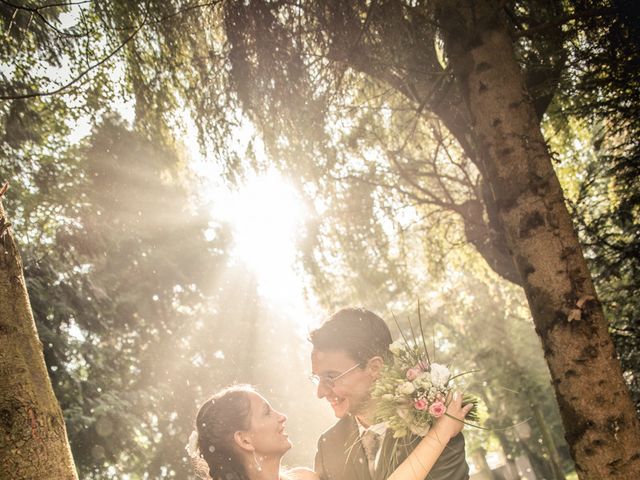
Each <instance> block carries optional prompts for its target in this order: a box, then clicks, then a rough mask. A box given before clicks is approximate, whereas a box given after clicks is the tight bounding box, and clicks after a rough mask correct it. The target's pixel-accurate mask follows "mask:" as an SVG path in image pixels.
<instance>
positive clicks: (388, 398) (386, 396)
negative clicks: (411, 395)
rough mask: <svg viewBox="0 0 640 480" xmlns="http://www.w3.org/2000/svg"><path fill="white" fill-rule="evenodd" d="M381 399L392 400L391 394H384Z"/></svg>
mask: <svg viewBox="0 0 640 480" xmlns="http://www.w3.org/2000/svg"><path fill="white" fill-rule="evenodd" d="M382 398H383V399H384V400H393V398H394V396H393V393H385V394H384V395H382Z"/></svg>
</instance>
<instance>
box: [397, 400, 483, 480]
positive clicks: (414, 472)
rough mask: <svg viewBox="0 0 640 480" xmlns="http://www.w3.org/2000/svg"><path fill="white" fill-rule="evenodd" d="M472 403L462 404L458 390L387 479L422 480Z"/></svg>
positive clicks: (454, 432) (461, 424) (457, 428)
mask: <svg viewBox="0 0 640 480" xmlns="http://www.w3.org/2000/svg"><path fill="white" fill-rule="evenodd" d="M472 406H473V405H471V404H469V405H466V406H465V407H463V406H462V395H461V394H460V393H458V392H456V393H454V394H453V398H452V400H451V402H450V404H449V406H448V407H447V414H448V415H450V416H451V417H454V418H450V417H448V416H447V415H443V416H442V417H440V418H439V419H438V421H437V422H436V424H435V425H434V426H433V427H432V428H431V429H430V430H429V432H428V433H427V435H425V437H424V438H423V439H422V440H421V441H420V443H419V444H418V445H417V446H416V448H415V449H414V450H413V451H412V452H411V453H410V454H409V456H408V457H407V458H406V460H405V461H404V462H402V463H401V464H400V465H399V466H398V468H396V469H395V470H394V471H393V473H392V474H391V476H389V477H388V479H387V480H423V479H424V478H425V477H426V476H427V474H428V473H429V472H430V471H431V468H432V467H433V465H434V464H435V463H436V460H438V457H440V455H441V454H442V452H443V451H444V449H445V447H446V446H447V443H449V440H451V439H452V438H453V437H455V436H456V435H457V434H458V433H460V431H461V430H462V427H463V426H464V424H463V423H462V422H461V421H460V420H458V419H464V417H465V416H466V415H467V413H469V410H471V408H472Z"/></svg>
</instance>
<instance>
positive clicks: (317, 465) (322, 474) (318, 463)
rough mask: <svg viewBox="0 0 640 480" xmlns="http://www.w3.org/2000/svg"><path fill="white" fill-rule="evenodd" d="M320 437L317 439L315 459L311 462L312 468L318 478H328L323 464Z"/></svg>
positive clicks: (321, 479) (322, 479)
mask: <svg viewBox="0 0 640 480" xmlns="http://www.w3.org/2000/svg"><path fill="white" fill-rule="evenodd" d="M322 439H323V437H320V439H319V440H318V450H317V451H316V459H315V462H314V464H313V469H314V470H315V472H316V474H317V475H318V477H319V478H320V480H328V478H327V471H326V469H325V466H324V453H323V449H322V443H323V442H322Z"/></svg>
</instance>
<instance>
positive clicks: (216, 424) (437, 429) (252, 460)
mask: <svg viewBox="0 0 640 480" xmlns="http://www.w3.org/2000/svg"><path fill="white" fill-rule="evenodd" d="M470 409H471V405H467V406H465V407H463V406H462V395H460V394H459V393H457V392H456V393H454V394H453V396H452V398H451V401H450V403H449V405H448V407H447V413H448V415H450V416H447V415H443V416H442V417H440V418H439V419H438V420H437V422H436V423H435V425H434V426H433V427H432V428H431V429H430V430H429V432H428V433H427V435H426V436H425V437H424V438H423V439H422V440H421V441H420V443H419V444H418V445H417V446H416V448H415V449H414V450H413V452H412V453H411V454H410V455H409V456H408V457H407V459H406V460H405V461H404V462H402V463H401V464H400V465H399V466H398V468H397V469H396V470H395V471H394V472H393V473H392V474H391V476H390V477H389V478H388V480H422V479H424V478H425V477H426V476H427V474H428V473H429V471H430V470H431V467H433V464H434V463H435V462H436V460H437V459H438V457H439V456H440V454H441V453H442V452H443V450H444V448H445V446H446V444H447V443H448V442H449V440H450V439H451V438H452V437H454V436H455V435H457V434H458V433H459V432H460V431H461V430H462V427H463V423H462V421H461V420H463V419H464V417H465V416H466V415H467V413H468V412H469V410H470ZM451 417H454V418H451ZM286 420H287V417H286V416H285V415H283V414H282V413H279V412H277V411H275V410H274V409H273V408H271V405H269V402H268V401H267V400H266V399H265V398H264V397H262V396H261V395H260V394H259V393H258V392H256V391H255V390H254V389H253V388H252V387H250V386H247V385H237V386H233V387H228V388H226V389H224V390H222V391H220V392H219V393H217V394H216V395H214V396H213V397H212V398H210V399H209V400H207V401H206V402H205V403H204V404H203V405H202V407H200V410H199V411H198V414H197V416H196V430H195V431H194V433H193V434H192V437H191V438H190V439H189V445H188V446H187V450H188V451H189V455H190V456H191V457H192V458H194V459H195V461H196V464H198V462H199V464H200V465H199V466H198V465H197V467H196V468H197V469H198V470H204V472H203V473H205V474H206V472H207V471H208V474H209V476H210V477H211V478H212V479H213V480H318V479H319V477H318V475H317V474H316V473H315V472H314V471H312V470H309V469H306V468H294V469H291V470H287V471H283V470H282V468H281V465H280V461H281V459H282V457H283V455H284V454H285V453H286V452H287V451H288V450H289V449H290V448H291V442H290V441H289V437H288V436H287V434H286V433H285V421H286ZM205 478H206V476H205Z"/></svg>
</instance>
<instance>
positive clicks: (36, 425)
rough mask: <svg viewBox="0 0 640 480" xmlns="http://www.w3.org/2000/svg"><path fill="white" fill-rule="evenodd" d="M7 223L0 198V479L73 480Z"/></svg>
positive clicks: (68, 452) (61, 423) (63, 431)
mask: <svg viewBox="0 0 640 480" xmlns="http://www.w3.org/2000/svg"><path fill="white" fill-rule="evenodd" d="M0 200H1V195H0ZM7 227H8V222H7V220H6V217H5V213H4V209H3V207H2V202H1V201H0V385H2V387H1V388H0V478H2V479H5V478H6V479H12V480H22V479H24V480H27V479H29V480H33V479H45V478H51V479H56V480H58V479H59V480H67V479H76V478H77V476H76V473H75V469H74V465H73V458H72V456H71V450H70V448H69V443H68V441H67V432H66V428H65V425H64V419H63V417H62V411H61V410H60V406H59V405H58V401H57V400H56V397H55V395H54V393H53V389H52V387H51V381H50V380H49V377H48V375H47V369H46V366H45V363H44V356H43V355H42V345H41V343H40V340H39V339H38V333H37V331H36V326H35V323H34V321H33V314H32V313H31V306H30V304H29V296H28V294H27V288H26V285H25V281H24V276H23V273H22V262H21V260H20V255H19V253H18V249H17V247H16V244H15V241H14V239H13V236H12V235H11V232H10V231H9V230H8V228H7Z"/></svg>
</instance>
